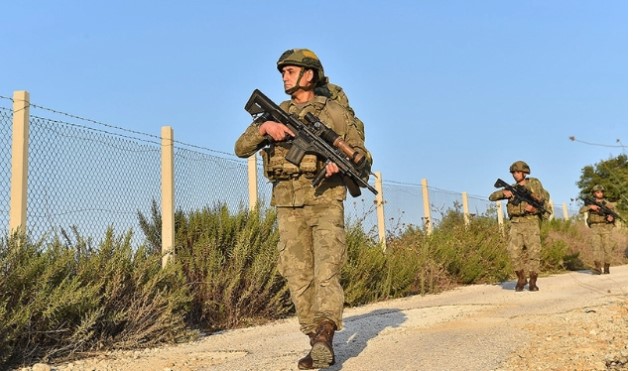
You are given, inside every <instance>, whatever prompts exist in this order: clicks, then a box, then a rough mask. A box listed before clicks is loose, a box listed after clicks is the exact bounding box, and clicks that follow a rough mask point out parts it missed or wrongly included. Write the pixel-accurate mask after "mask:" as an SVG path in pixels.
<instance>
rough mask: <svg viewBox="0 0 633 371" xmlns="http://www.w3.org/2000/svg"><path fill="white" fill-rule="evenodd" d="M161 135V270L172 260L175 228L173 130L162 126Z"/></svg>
mask: <svg viewBox="0 0 633 371" xmlns="http://www.w3.org/2000/svg"><path fill="white" fill-rule="evenodd" d="M160 134H161V151H160V160H161V161H160V163H161V210H162V226H161V228H162V230H161V236H162V239H161V240H162V246H161V252H162V255H163V260H162V266H163V268H164V267H165V266H166V265H167V264H169V263H170V262H171V261H172V260H173V259H174V252H175V251H174V246H175V236H176V226H175V221H174V215H175V211H174V129H173V128H172V127H171V126H163V127H162V128H161V131H160Z"/></svg>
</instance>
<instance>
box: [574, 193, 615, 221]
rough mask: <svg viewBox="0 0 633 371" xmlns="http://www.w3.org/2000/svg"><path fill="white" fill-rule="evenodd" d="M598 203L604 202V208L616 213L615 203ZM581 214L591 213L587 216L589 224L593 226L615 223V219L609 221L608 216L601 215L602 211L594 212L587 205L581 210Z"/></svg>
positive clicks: (605, 201)
mask: <svg viewBox="0 0 633 371" xmlns="http://www.w3.org/2000/svg"><path fill="white" fill-rule="evenodd" d="M596 202H599V203H603V202H604V204H603V205H604V206H606V207H608V208H610V209H611V210H613V211H615V203H613V202H609V201H607V200H597V199H596ZM579 213H581V214H582V213H589V214H588V215H587V224H589V225H592V224H600V223H615V218H614V220H612V221H610V222H609V221H607V215H606V214H603V213H601V212H600V211H594V210H591V208H590V207H589V205H585V206H583V207H581V208H580V210H579Z"/></svg>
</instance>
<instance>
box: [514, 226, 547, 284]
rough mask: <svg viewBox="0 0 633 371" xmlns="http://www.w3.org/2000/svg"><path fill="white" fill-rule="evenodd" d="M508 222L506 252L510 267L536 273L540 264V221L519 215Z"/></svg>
mask: <svg viewBox="0 0 633 371" xmlns="http://www.w3.org/2000/svg"><path fill="white" fill-rule="evenodd" d="M510 223H511V224H510V241H509V243H508V254H509V255H510V264H512V269H513V270H514V271H520V270H523V271H525V272H534V273H538V272H539V269H540V266H541V227H540V224H539V223H540V221H539V220H538V219H528V218H523V217H519V218H513V219H512V220H511V221H510Z"/></svg>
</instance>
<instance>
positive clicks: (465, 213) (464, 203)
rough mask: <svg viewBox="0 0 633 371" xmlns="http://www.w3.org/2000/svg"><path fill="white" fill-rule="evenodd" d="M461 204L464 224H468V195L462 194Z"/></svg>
mask: <svg viewBox="0 0 633 371" xmlns="http://www.w3.org/2000/svg"><path fill="white" fill-rule="evenodd" d="M462 204H463V205H464V224H465V225H469V224H470V213H469V211H468V193H466V192H462Z"/></svg>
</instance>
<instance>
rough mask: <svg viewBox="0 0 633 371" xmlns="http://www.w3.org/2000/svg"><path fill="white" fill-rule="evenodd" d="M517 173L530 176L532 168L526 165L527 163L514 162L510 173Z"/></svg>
mask: <svg viewBox="0 0 633 371" xmlns="http://www.w3.org/2000/svg"><path fill="white" fill-rule="evenodd" d="M515 171H520V172H522V173H525V174H529V173H530V166H528V164H527V163H525V161H516V162H513V163H512V165H510V172H511V173H513V172H515Z"/></svg>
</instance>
